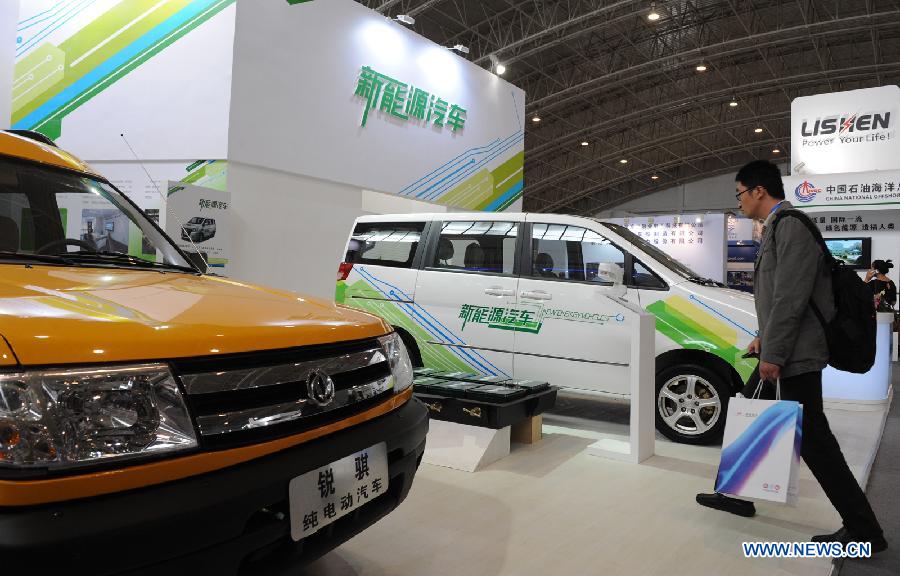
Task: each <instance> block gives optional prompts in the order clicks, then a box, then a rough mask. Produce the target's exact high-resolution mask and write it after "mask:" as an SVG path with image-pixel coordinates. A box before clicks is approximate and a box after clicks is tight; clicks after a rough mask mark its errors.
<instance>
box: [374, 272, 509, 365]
mask: <svg viewBox="0 0 900 576" xmlns="http://www.w3.org/2000/svg"><path fill="white" fill-rule="evenodd" d="M360 275H361V276H363V278H364V279H366V280H369V281H370V282H372V283H373V284H387V285H388V286H390V284H388V283H387V282H382V281H380V280H378V279H377V278H375V277H374V276H372V273H371V272H368V271H361V274H360ZM372 288H373V289H375V290H377V291H378V292H379V293H381V294H382V295H384V296H388V299H389V300H390V299H391V296H394V299H396V300H398V303H399V298H397V296H398V295H397V293H396V292H394V290H390V291H389V292H387V293H386V292H385V291H384V290H383V289H381V288H380V287H379V286H377V285H373V286H372ZM394 288H396V287H394ZM397 290H399V291H400V293H401V294H400V295H401V296H405V293H403V291H402V290H400V289H399V288H397ZM407 299H409V298H408V297H407ZM401 308H404V309H406V312H407V314H408V315H409V316H410V319H411V320H412V321H413V322H415V323H416V324H417V325H418V326H419V327H420V328H422V329H423V330H425V332H427V333H428V334H430V335H431V336H433V337H434V338H435V339H437V340H447V339H448V338H447V337H446V334H443V333H441V331H440V330H439V329H438V328H437V327H435V326H434V325H433V324H431V323H430V322H428V320H427V319H426V318H424V316H423V315H422V314H421V313H420V310H424V309H422V308H421V306H417V305H412V304H401ZM463 344H465V343H464V342H463ZM451 352H453V353H455V354H456V355H457V356H459V357H460V358H461V359H462V360H463V361H467V363H468V364H469V365H470V366H471V365H472V363H474V364H475V365H476V366H478V368H479V369H481V370H483V371H484V372H487V373H489V374H490V375H491V376H496V375H497V373H496V372H494V371H493V370H491V369H490V368H488V367H486V366H484V365H483V364H482V363H481V362H479V361H478V360H477V359H476V358H474V357H473V356H472V355H471V354H469V353H468V351H463V352H460V351H458V350H455V349H451ZM485 361H487V360H485ZM488 363H489V364H490V362H488ZM504 375H506V376H508V374H505V373H504Z"/></svg>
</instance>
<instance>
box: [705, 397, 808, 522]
mask: <svg viewBox="0 0 900 576" xmlns="http://www.w3.org/2000/svg"><path fill="white" fill-rule="evenodd" d="M759 389H760V388H759V387H757V394H754V398H732V399H731V401H730V402H729V403H728V413H727V414H726V420H725V435H724V437H723V439H722V456H721V459H720V462H719V473H718V475H717V476H716V492H719V493H721V494H728V495H731V496H737V497H741V498H751V499H757V500H769V501H772V502H780V503H786V504H794V503H795V502H796V498H797V488H798V485H797V464H798V463H799V461H800V444H801V440H802V436H801V434H802V432H801V424H802V422H803V408H802V407H801V406H800V404H799V403H798V402H794V401H790V400H781V399H780V398H781V382H779V383H778V386H777V390H778V394H777V396H776V398H777V399H776V400H759V399H758V398H756V396H757V395H758V393H759Z"/></svg>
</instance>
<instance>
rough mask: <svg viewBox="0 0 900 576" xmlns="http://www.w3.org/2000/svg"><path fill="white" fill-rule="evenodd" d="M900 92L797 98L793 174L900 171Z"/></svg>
mask: <svg viewBox="0 0 900 576" xmlns="http://www.w3.org/2000/svg"><path fill="white" fill-rule="evenodd" d="M898 122H900V88H898V87H897V86H880V87H878V88H864V89H862V90H850V91H847V92H835V93H831V94H818V95H816V96H803V97H801V98H795V99H794V101H793V102H792V103H791V165H792V167H791V173H792V174H801V175H802V174H807V175H811V174H836V173H840V172H864V171H866V170H889V169H895V168H900V137H898V133H897V130H896V127H897V123H898Z"/></svg>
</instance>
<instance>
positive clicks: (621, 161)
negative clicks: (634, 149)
mask: <svg viewBox="0 0 900 576" xmlns="http://www.w3.org/2000/svg"><path fill="white" fill-rule="evenodd" d="M619 164H628V159H627V158H622V159H621V160H619Z"/></svg>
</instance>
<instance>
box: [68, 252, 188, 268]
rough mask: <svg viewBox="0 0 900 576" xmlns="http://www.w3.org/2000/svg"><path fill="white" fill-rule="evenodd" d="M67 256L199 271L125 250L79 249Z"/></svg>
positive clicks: (138, 265)
mask: <svg viewBox="0 0 900 576" xmlns="http://www.w3.org/2000/svg"><path fill="white" fill-rule="evenodd" d="M66 256H67V257H68V258H70V259H72V258H74V259H75V260H76V261H89V262H98V261H99V262H108V263H110V264H127V265H129V266H137V267H140V268H168V269H172V270H180V271H182V272H191V273H194V274H196V273H197V271H196V270H195V269H193V268H191V267H188V266H178V265H176V264H165V263H162V262H150V261H149V260H144V259H143V258H138V257H137V256H132V255H131V254H126V253H124V252H91V251H88V250H79V251H78V252H68V253H67V254H66Z"/></svg>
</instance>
